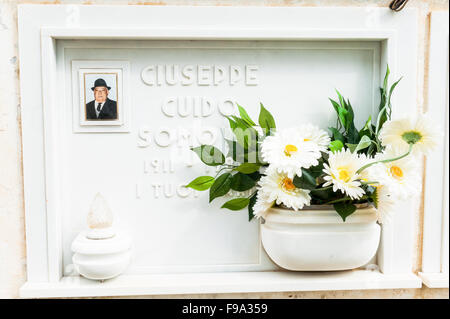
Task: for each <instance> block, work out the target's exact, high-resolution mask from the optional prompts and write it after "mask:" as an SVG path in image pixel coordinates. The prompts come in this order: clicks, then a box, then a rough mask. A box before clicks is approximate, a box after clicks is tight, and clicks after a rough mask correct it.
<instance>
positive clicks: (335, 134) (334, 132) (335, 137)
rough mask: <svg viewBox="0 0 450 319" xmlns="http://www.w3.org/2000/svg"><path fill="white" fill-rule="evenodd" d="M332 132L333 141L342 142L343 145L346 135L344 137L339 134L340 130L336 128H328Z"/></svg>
mask: <svg viewBox="0 0 450 319" xmlns="http://www.w3.org/2000/svg"><path fill="white" fill-rule="evenodd" d="M328 129H329V130H330V131H331V134H332V135H333V136H332V137H333V140H340V141H341V142H342V143H344V142H345V137H344V135H342V133H341V132H339V130H338V129H336V128H334V127H329V128H328Z"/></svg>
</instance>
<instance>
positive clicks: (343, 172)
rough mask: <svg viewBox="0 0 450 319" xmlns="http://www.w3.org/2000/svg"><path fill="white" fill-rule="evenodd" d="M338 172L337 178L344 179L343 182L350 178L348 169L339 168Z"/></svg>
mask: <svg viewBox="0 0 450 319" xmlns="http://www.w3.org/2000/svg"><path fill="white" fill-rule="evenodd" d="M338 173H339V179H340V180H341V181H344V182H345V183H347V182H348V181H349V180H350V177H351V175H350V173H349V171H348V169H346V168H339V169H338Z"/></svg>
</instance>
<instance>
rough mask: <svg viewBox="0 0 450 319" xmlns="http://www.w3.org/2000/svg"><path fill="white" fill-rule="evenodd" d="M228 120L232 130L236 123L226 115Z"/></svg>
mask: <svg viewBox="0 0 450 319" xmlns="http://www.w3.org/2000/svg"><path fill="white" fill-rule="evenodd" d="M227 119H228V122H229V123H230V128H231V131H234V130H235V128H236V127H237V123H236V122H235V121H233V120H232V119H231V118H230V117H228V116H227Z"/></svg>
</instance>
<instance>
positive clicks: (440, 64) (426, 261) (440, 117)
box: [420, 11, 449, 288]
mask: <svg viewBox="0 0 450 319" xmlns="http://www.w3.org/2000/svg"><path fill="white" fill-rule="evenodd" d="M430 26H431V29H430V58H429V69H428V70H429V71H428V72H429V81H428V112H427V113H428V114H429V116H430V117H431V118H432V120H433V121H434V122H435V123H438V125H439V126H440V128H441V129H442V132H443V134H442V139H441V140H440V141H439V142H440V145H439V146H438V148H437V149H436V151H435V152H433V154H430V155H429V156H428V157H427V160H426V167H425V169H426V175H425V176H426V177H425V195H424V202H425V204H424V221H423V223H424V225H423V250H422V272H421V273H420V277H421V278H422V280H423V282H424V284H425V285H426V286H428V287H430V288H448V286H449V269H448V263H449V257H448V249H449V248H448V235H449V234H448V224H449V220H448V215H449V196H448V192H449V180H448V178H449V177H448V176H449V155H448V154H449V153H448V148H449V147H448V139H449V131H448V130H449V128H448V127H449V125H448V115H449V111H448V109H449V103H448V98H449V97H448V94H449V89H448V85H449V39H448V36H449V27H448V11H440V12H437V11H435V12H432V14H431V25H430Z"/></svg>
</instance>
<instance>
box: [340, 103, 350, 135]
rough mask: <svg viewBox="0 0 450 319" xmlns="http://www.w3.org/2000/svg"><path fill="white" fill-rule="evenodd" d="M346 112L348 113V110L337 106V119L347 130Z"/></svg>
mask: <svg viewBox="0 0 450 319" xmlns="http://www.w3.org/2000/svg"><path fill="white" fill-rule="evenodd" d="M347 114H348V111H347V110H346V109H344V108H343V107H339V109H338V116H339V120H340V121H341V124H342V126H343V127H344V128H345V130H346V131H347V127H348V123H347Z"/></svg>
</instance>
